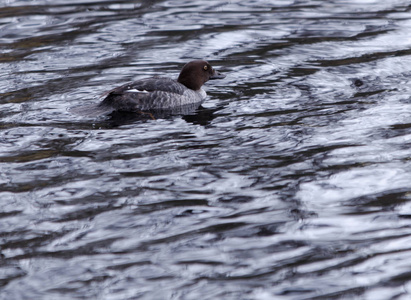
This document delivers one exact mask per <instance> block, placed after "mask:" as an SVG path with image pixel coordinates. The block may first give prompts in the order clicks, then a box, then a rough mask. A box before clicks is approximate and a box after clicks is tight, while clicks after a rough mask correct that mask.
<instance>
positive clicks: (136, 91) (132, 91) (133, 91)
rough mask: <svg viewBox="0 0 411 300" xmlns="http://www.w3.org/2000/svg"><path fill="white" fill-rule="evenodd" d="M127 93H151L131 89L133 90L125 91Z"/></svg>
mask: <svg viewBox="0 0 411 300" xmlns="http://www.w3.org/2000/svg"><path fill="white" fill-rule="evenodd" d="M125 92H126V93H144V94H148V93H149V92H148V91H146V90H142V91H140V90H138V89H131V90H125Z"/></svg>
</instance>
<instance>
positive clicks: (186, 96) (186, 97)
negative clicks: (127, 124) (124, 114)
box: [100, 77, 206, 111]
mask: <svg viewBox="0 0 411 300" xmlns="http://www.w3.org/2000/svg"><path fill="white" fill-rule="evenodd" d="M205 98H206V93H205V91H204V90H203V89H200V90H198V91H194V90H191V89H189V88H187V87H186V86H184V85H183V84H181V83H179V82H177V81H175V80H173V79H170V78H165V77H153V78H146V79H141V80H138V81H135V82H131V83H128V84H125V85H123V86H120V87H117V88H115V89H113V90H111V91H110V92H109V94H108V95H107V97H106V98H105V99H104V100H103V102H101V104H100V105H101V106H109V107H111V108H113V109H114V110H119V111H149V110H167V109H173V108H176V107H178V106H186V105H191V104H200V103H201V102H202V101H204V99H205Z"/></svg>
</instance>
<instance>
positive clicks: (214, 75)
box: [210, 71, 225, 79]
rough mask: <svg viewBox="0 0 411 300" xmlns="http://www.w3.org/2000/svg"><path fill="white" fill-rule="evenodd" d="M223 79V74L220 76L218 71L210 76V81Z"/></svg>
mask: <svg viewBox="0 0 411 300" xmlns="http://www.w3.org/2000/svg"><path fill="white" fill-rule="evenodd" d="M223 78H225V75H224V74H221V73H220V72H218V71H214V74H213V75H211V76H210V79H223Z"/></svg>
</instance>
